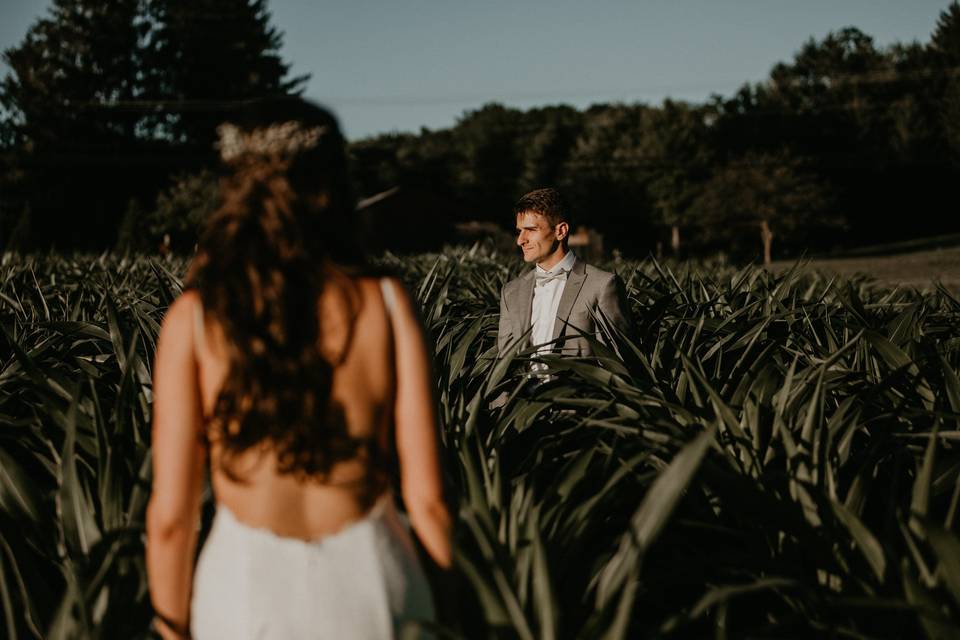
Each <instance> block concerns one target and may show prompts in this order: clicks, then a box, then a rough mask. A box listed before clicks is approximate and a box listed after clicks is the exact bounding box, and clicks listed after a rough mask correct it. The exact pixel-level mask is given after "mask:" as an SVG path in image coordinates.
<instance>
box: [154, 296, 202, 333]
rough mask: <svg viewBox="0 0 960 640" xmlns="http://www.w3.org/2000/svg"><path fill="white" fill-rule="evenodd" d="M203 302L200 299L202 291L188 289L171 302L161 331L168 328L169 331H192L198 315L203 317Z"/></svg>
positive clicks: (164, 315)
mask: <svg viewBox="0 0 960 640" xmlns="http://www.w3.org/2000/svg"><path fill="white" fill-rule="evenodd" d="M202 313H203V303H202V301H201V299H200V292H199V291H197V290H196V289H187V290H186V291H184V292H183V293H181V294H180V295H179V296H177V298H176V300H174V301H173V302H172V303H170V306H169V307H168V308H167V311H166V313H164V314H163V324H162V325H161V331H163V330H164V329H166V330H167V331H168V332H177V333H180V332H187V331H188V332H191V333H192V329H193V323H194V322H196V319H197V317H198V316H199V317H200V318H202V317H203V316H202V315H201V314H202Z"/></svg>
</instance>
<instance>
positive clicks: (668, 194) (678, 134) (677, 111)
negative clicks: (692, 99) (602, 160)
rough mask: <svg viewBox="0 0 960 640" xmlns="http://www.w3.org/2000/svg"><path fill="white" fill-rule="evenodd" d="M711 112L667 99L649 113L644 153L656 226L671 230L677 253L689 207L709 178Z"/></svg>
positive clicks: (643, 137)
mask: <svg viewBox="0 0 960 640" xmlns="http://www.w3.org/2000/svg"><path fill="white" fill-rule="evenodd" d="M706 114H707V110H706V109H704V108H702V107H700V108H697V107H692V106H690V105H688V104H685V103H682V102H674V101H671V100H666V101H665V102H664V103H663V106H662V107H661V108H659V109H648V110H646V111H644V118H643V121H642V125H641V126H642V129H643V132H642V135H641V138H640V145H639V152H640V156H641V157H642V158H643V160H644V163H645V164H646V167H644V170H645V173H646V174H647V176H648V177H647V178H646V180H645V182H646V185H647V191H648V192H649V194H650V198H651V201H652V203H653V212H654V219H655V221H656V223H657V224H659V225H661V226H665V227H668V228H669V229H670V232H671V233H670V246H671V249H672V250H673V254H674V256H678V255H679V253H680V229H681V227H683V226H687V225H689V224H690V222H691V221H690V219H689V218H690V205H691V203H692V202H693V200H694V198H695V197H696V195H697V193H698V190H699V188H700V186H701V185H702V184H703V183H704V182H705V181H706V179H707V177H708V168H709V165H710V162H711V155H712V152H711V150H710V147H709V140H708V137H707V135H708V131H707V129H708V127H707V123H706Z"/></svg>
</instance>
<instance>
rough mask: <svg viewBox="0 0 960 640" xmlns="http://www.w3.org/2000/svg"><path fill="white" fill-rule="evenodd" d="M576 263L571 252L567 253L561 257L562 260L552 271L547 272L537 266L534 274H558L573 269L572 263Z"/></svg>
mask: <svg viewBox="0 0 960 640" xmlns="http://www.w3.org/2000/svg"><path fill="white" fill-rule="evenodd" d="M576 261H577V256H575V255H574V254H573V251H567V255H565V256H563V260H561V261H560V262H558V263H557V264H556V265H554V267H553V269H550V271H547V270H546V269H544V268H543V267H541V266H540V265H537V269H536V272H537V273H539V274H540V275H546V274H553V273H560V272H561V271H570V270H571V269H573V265H574V263H575V262H576Z"/></svg>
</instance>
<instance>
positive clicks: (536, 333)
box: [530, 251, 577, 353]
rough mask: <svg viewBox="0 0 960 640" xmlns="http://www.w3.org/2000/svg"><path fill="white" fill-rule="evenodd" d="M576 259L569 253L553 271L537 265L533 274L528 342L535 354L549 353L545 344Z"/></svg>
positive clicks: (548, 346)
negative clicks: (534, 348)
mask: <svg viewBox="0 0 960 640" xmlns="http://www.w3.org/2000/svg"><path fill="white" fill-rule="evenodd" d="M576 261H577V257H576V256H575V255H573V252H572V251H570V252H568V253H567V255H565V256H564V257H563V260H561V261H560V262H559V263H557V264H556V265H555V266H554V267H553V269H551V270H550V271H547V270H546V269H544V268H543V267H541V266H540V265H537V268H536V273H535V274H534V277H535V279H536V280H535V283H534V287H533V310H532V312H531V314H530V324H531V325H532V326H533V329H532V331H531V332H530V340H531V342H532V344H533V346H535V347H537V353H543V352H547V351H550V349H551V348H552V345H548V344H546V343H548V342H550V340H551V339H552V338H553V325H554V324H555V323H556V321H557V310H558V309H559V307H560V297H561V296H562V295H563V288H564V286H565V285H566V284H567V274H569V273H570V270H571V269H573V264H574V263H575V262H576Z"/></svg>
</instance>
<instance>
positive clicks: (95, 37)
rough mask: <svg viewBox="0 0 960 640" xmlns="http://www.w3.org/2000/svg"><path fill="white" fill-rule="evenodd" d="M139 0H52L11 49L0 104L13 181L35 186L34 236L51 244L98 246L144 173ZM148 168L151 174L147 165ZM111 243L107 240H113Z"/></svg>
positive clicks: (20, 187) (29, 190) (32, 190)
mask: <svg viewBox="0 0 960 640" xmlns="http://www.w3.org/2000/svg"><path fill="white" fill-rule="evenodd" d="M146 29H147V27H146V25H145V24H144V23H143V22H142V20H141V15H140V2H139V0H96V1H95V0H54V2H53V4H52V6H51V8H50V9H49V12H48V14H47V15H46V16H45V17H43V18H41V19H39V20H38V21H37V22H36V23H34V24H33V26H32V27H31V28H30V30H29V31H28V32H27V35H26V37H25V38H24V40H23V42H22V43H20V44H19V45H18V46H15V47H12V48H10V49H7V50H6V51H5V52H4V59H5V61H6V62H7V64H8V65H9V66H10V72H9V73H8V74H7V75H6V76H5V77H4V78H3V80H2V82H0V105H2V108H3V109H2V111H3V112H4V116H5V117H4V119H5V127H6V129H7V134H6V137H8V139H9V144H10V147H11V149H12V153H14V154H15V156H16V158H15V164H16V165H17V166H19V167H20V168H21V170H22V172H23V173H22V175H21V180H20V181H19V184H18V185H15V188H17V189H18V190H19V191H21V192H24V193H29V194H31V199H32V202H31V205H32V206H31V210H32V212H33V215H34V224H33V232H34V233H40V232H41V231H42V233H43V234H44V237H42V238H40V237H34V238H33V240H37V241H39V242H41V243H43V244H59V245H61V246H64V245H70V244H74V243H78V244H80V245H81V246H91V245H96V244H97V243H98V242H99V238H98V237H97V235H98V234H101V235H102V234H103V233H104V228H106V229H107V231H106V233H107V234H108V236H112V233H113V231H114V230H113V229H112V228H111V227H112V226H113V223H115V221H116V220H117V218H118V216H119V212H120V211H122V207H123V203H124V202H126V199H127V198H126V196H125V195H124V194H123V193H122V192H123V191H124V190H126V189H130V188H131V186H132V185H138V184H140V182H141V181H142V180H143V178H142V177H141V176H140V175H138V174H137V172H136V169H137V168H138V167H137V166H136V165H137V161H138V158H141V157H142V156H143V153H142V151H143V146H142V145H141V142H140V137H141V131H140V129H139V125H140V121H141V115H140V114H139V113H138V112H136V111H135V110H131V109H130V108H129V105H130V104H131V103H133V102H134V101H135V100H137V99H138V98H139V97H140V92H139V84H138V82H139V78H140V74H141V71H142V69H143V67H142V56H141V55H140V53H141V45H142V43H143V38H144V36H145V33H146ZM140 173H143V172H142V171H141V172H140ZM108 242H109V241H108Z"/></svg>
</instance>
